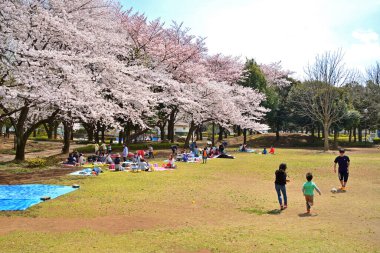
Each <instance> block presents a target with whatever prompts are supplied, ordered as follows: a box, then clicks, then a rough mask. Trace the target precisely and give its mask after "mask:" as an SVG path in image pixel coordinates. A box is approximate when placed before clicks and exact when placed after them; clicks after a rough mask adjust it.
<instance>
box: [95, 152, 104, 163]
mask: <svg viewBox="0 0 380 253" xmlns="http://www.w3.org/2000/svg"><path fill="white" fill-rule="evenodd" d="M105 161H106V157H105V156H104V154H103V153H100V155H99V157H98V160H97V162H99V163H105Z"/></svg>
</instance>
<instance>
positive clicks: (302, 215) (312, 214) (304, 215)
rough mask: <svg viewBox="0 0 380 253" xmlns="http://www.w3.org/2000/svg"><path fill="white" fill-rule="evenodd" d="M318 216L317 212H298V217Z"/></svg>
mask: <svg viewBox="0 0 380 253" xmlns="http://www.w3.org/2000/svg"><path fill="white" fill-rule="evenodd" d="M316 216H318V214H315V213H300V214H298V217H301V218H310V217H316Z"/></svg>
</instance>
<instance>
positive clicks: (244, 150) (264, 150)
mask: <svg viewBox="0 0 380 253" xmlns="http://www.w3.org/2000/svg"><path fill="white" fill-rule="evenodd" d="M238 151H239V152H247V153H255V154H259V152H258V151H257V150H255V149H249V148H248V147H247V144H242V145H240V147H239V150H238ZM260 153H261V154H263V155H267V154H271V155H274V153H275V149H274V147H273V146H271V148H270V150H269V152H268V150H267V148H264V149H263V150H262V151H261V152H260Z"/></svg>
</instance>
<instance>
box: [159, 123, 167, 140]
mask: <svg viewBox="0 0 380 253" xmlns="http://www.w3.org/2000/svg"><path fill="white" fill-rule="evenodd" d="M165 126H166V124H165V125H163V126H160V134H161V141H166V135H165Z"/></svg>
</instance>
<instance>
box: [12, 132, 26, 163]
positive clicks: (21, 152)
mask: <svg viewBox="0 0 380 253" xmlns="http://www.w3.org/2000/svg"><path fill="white" fill-rule="evenodd" d="M15 138H16V157H15V160H16V161H24V160H25V146H26V141H27V139H26V138H25V136H24V135H23V134H21V135H19V136H18V135H16V136H15Z"/></svg>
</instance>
